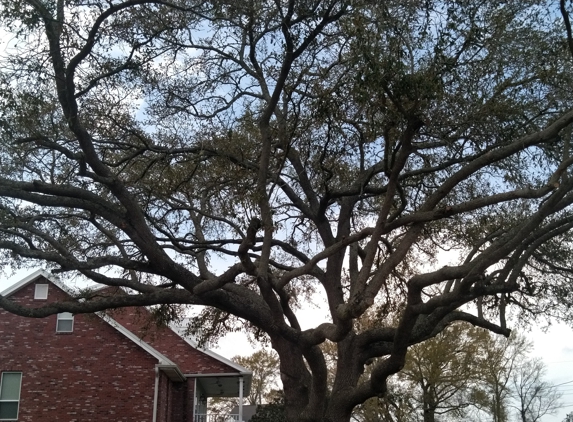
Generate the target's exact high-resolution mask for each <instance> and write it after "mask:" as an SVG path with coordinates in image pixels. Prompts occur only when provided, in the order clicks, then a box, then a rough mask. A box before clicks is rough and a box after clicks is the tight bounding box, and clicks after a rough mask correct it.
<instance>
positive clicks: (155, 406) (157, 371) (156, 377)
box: [153, 366, 159, 422]
mask: <svg viewBox="0 0 573 422" xmlns="http://www.w3.org/2000/svg"><path fill="white" fill-rule="evenodd" d="M158 399H159V368H157V366H156V367H155V391H154V392H153V422H157V401H158Z"/></svg>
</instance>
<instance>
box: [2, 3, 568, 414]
mask: <svg viewBox="0 0 573 422" xmlns="http://www.w3.org/2000/svg"><path fill="white" fill-rule="evenodd" d="M0 6H1V7H2V9H1V11H0V19H1V20H2V31H4V32H3V33H5V34H6V39H7V40H9V41H8V45H7V50H6V53H5V54H4V55H3V57H2V58H1V60H0V61H1V65H0V69H1V71H0V103H1V105H0V137H1V139H2V142H0V175H1V176H0V250H1V251H2V259H3V261H4V262H7V263H10V264H11V265H13V266H16V267H17V266H35V265H38V264H40V265H42V266H48V267H50V268H51V269H52V270H53V271H55V272H57V273H61V274H62V275H63V276H64V277H69V278H73V277H77V276H81V277H83V278H84V279H87V280H91V281H94V282H97V283H100V284H104V285H107V286H120V287H124V288H125V290H126V291H127V292H128V294H117V295H108V296H105V297H103V296H101V295H99V294H97V293H94V292H93V291H90V290H89V289H88V290H83V291H82V293H81V295H80V296H81V297H82V298H83V299H84V300H83V301H78V302H75V303H74V302H65V303H58V304H49V305H47V306H44V307H39V308H35V309H28V308H25V307H22V306H20V305H18V304H15V303H12V302H11V301H9V300H7V299H5V298H0V306H2V307H3V308H5V309H7V310H9V311H11V312H14V313H17V314H19V315H24V316H30V317H43V316H46V315H50V314H54V313H57V312H63V311H68V312H73V313H88V312H94V311H101V310H105V309H110V308H118V307H123V306H155V307H156V308H155V309H156V315H160V316H164V317H165V318H176V317H178V316H180V315H181V314H184V313H185V312H186V307H188V306H192V305H202V306H205V308H204V309H205V311H204V312H203V313H202V314H201V315H199V316H197V317H196V318H194V319H193V321H192V323H191V326H190V329H191V330H194V331H196V334H197V335H199V336H202V337H203V338H207V337H211V338H216V336H218V335H222V334H224V333H225V332H226V331H228V330H238V329H243V330H245V331H249V332H250V333H252V335H253V336H255V337H257V338H261V339H266V340H267V341H269V342H270V344H271V345H272V347H273V349H274V350H275V351H276V352H277V354H278V356H279V358H280V369H281V380H282V384H283V389H284V394H285V410H286V414H287V417H288V419H289V420H290V421H316V420H324V421H329V422H347V421H348V420H349V419H350V417H351V414H352V411H353V409H354V408H355V407H356V406H357V405H359V404H361V403H364V402H365V401H366V400H368V399H369V398H372V397H378V396H384V394H386V392H387V380H388V379H389V377H391V376H392V375H393V374H396V373H397V372H399V371H400V370H401V369H402V368H403V366H404V365H405V359H406V354H407V351H408V348H409V347H411V346H413V345H415V344H418V343H421V342H423V341H424V340H427V339H428V338H431V337H434V336H436V335H437V334H439V333H440V332H441V331H442V330H443V329H444V328H445V327H447V326H448V325H449V324H450V323H452V322H453V321H457V320H462V321H468V322H470V323H472V324H473V325H475V326H480V327H483V328H487V329H489V330H491V331H493V332H495V333H498V334H504V335H508V334H509V329H508V327H507V326H506V317H505V316H506V312H507V310H514V311H515V312H516V313H517V312H522V313H521V314H520V318H522V320H525V319H526V318H527V317H528V316H531V315H539V314H546V315H547V314H549V315H557V316H559V315H561V316H563V317H565V318H567V317H568V318H570V316H571V314H570V312H567V309H568V307H569V306H570V305H571V302H572V298H573V295H572V293H571V287H570V286H571V283H570V278H571V268H570V265H569V264H570V262H571V256H572V249H571V245H572V243H571V242H570V240H571V235H570V232H571V229H572V228H573V214H572V203H573V193H572V188H573V178H572V177H570V176H571V175H570V172H571V165H572V164H573V158H571V154H570V136H569V134H570V133H571V131H570V127H571V124H572V123H573V101H572V100H573V99H572V98H571V92H573V91H572V89H571V88H572V87H573V84H572V80H571V54H570V53H571V52H573V39H572V37H571V25H570V20H569V10H568V8H569V7H570V5H569V4H566V2H565V1H564V0H563V1H561V3H560V4H559V5H557V4H553V3H551V2H540V1H539V2H536V1H525V0H511V1H508V2H501V3H500V2H497V1H496V2H493V1H491V2H489V1H485V2H484V1H481V0H480V1H474V0H463V1H462V0H460V1H452V2H447V4H446V3H444V2H434V1H423V2H422V1H409V2H403V1H398V0H391V1H389V2H371V1H362V0H353V1H346V0H315V1H309V0H287V1H284V2H279V1H275V2H268V1H267V2H261V1H255V0H253V1H245V2H236V1H226V0H214V1H201V2H199V1H197V0H171V1H170V0H129V1H127V0H125V1H122V0H93V1H90V2H78V1H74V0H72V1H64V0H2V1H0ZM557 6H559V10H560V12H561V16H562V18H563V19H562V20H561V19H560V20H556V18H555V12H556V11H557V10H558V8H557ZM443 250H450V251H451V254H450V257H452V256H453V257H455V258H452V259H451V262H448V263H447V264H448V265H446V264H445V263H444V262H443V260H441V259H439V258H440V257H441V256H443V255H440V253H441V252H442V251H443ZM311 297H320V298H321V299H319V300H324V301H325V302H326V304H327V308H328V313H329V315H328V317H327V318H326V320H325V321H324V322H322V323H317V324H316V325H311V326H310V327H306V326H305V327H304V328H303V325H304V324H302V323H301V321H300V320H299V315H298V313H297V311H298V309H299V307H300V306H301V304H302V303H304V302H305V301H307V300H308V299H309V298H311ZM369 311H374V312H377V313H378V314H380V315H393V316H397V317H396V318H387V319H382V318H381V319H380V321H381V323H380V324H379V325H376V326H370V327H365V326H363V325H361V324H360V318H362V316H363V315H364V314H365V313H367V312H369ZM327 339H328V340H329V341H331V342H333V343H335V344H336V354H337V359H336V360H337V367H336V374H335V376H334V380H333V382H332V386H331V388H329V384H328V382H329V379H328V366H327V362H326V359H325V356H324V353H323V351H322V349H321V348H320V345H321V344H322V343H324V342H325V341H326V340H327ZM371 362H373V363H372V367H371V370H369V375H368V376H367V377H363V373H364V370H365V369H364V368H365V366H366V364H367V363H371ZM499 422H501V418H500V420H499Z"/></svg>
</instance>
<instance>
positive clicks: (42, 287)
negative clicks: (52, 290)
mask: <svg viewBox="0 0 573 422" xmlns="http://www.w3.org/2000/svg"><path fill="white" fill-rule="evenodd" d="M47 298H48V285H47V284H36V291H35V292H34V299H47Z"/></svg>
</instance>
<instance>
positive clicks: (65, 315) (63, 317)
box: [56, 312, 74, 333]
mask: <svg viewBox="0 0 573 422" xmlns="http://www.w3.org/2000/svg"><path fill="white" fill-rule="evenodd" d="M60 321H72V327H71V329H70V330H62V329H60ZM73 332H74V315H73V314H72V313H70V312H62V313H61V314H58V317H57V319H56V333H73Z"/></svg>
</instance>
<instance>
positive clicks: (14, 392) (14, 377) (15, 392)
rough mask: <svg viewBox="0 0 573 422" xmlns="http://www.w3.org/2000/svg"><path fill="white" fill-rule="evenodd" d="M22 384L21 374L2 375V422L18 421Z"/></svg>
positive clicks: (0, 404) (0, 406)
mask: <svg viewBox="0 0 573 422" xmlns="http://www.w3.org/2000/svg"><path fill="white" fill-rule="evenodd" d="M21 384H22V373H21V372H3V373H2V378H0V421H15V420H17V419H18V408H19V407H20V387H21Z"/></svg>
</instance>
